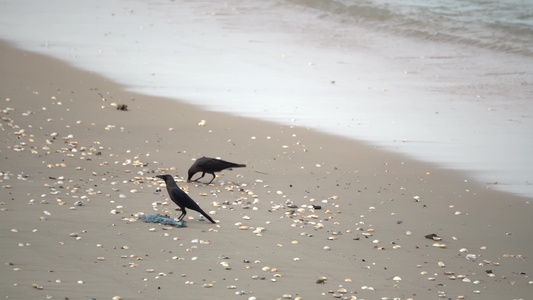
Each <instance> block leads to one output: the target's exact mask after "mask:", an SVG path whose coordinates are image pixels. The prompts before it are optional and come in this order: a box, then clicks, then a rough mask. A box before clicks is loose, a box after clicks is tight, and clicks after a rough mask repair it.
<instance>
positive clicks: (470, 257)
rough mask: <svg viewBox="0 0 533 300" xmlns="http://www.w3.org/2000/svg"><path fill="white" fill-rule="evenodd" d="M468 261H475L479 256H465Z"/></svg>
mask: <svg viewBox="0 0 533 300" xmlns="http://www.w3.org/2000/svg"><path fill="white" fill-rule="evenodd" d="M465 258H466V259H468V260H470V261H475V260H476V258H477V256H476V255H475V254H467V255H466V256H465Z"/></svg>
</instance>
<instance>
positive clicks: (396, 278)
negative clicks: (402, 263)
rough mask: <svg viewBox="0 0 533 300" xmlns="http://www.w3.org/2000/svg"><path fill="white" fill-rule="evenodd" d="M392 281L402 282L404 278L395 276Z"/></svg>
mask: <svg viewBox="0 0 533 300" xmlns="http://www.w3.org/2000/svg"><path fill="white" fill-rule="evenodd" d="M392 280H394V281H401V280H402V278H401V277H400V276H394V278H392Z"/></svg>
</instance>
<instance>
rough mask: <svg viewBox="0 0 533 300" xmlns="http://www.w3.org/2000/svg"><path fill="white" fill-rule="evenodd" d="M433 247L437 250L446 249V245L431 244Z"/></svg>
mask: <svg viewBox="0 0 533 300" xmlns="http://www.w3.org/2000/svg"><path fill="white" fill-rule="evenodd" d="M433 247H438V248H446V247H447V246H446V244H441V243H435V244H433Z"/></svg>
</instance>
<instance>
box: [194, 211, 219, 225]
mask: <svg viewBox="0 0 533 300" xmlns="http://www.w3.org/2000/svg"><path fill="white" fill-rule="evenodd" d="M198 212H199V213H201V214H202V215H203V216H204V217H205V218H206V219H208V220H209V221H210V222H211V223H213V224H216V223H217V222H215V221H214V220H213V218H211V217H210V216H209V215H208V214H207V213H206V212H205V211H203V210H202V209H201V208H200V209H199V210H198Z"/></svg>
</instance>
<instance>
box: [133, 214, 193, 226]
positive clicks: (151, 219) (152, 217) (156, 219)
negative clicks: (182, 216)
mask: <svg viewBox="0 0 533 300" xmlns="http://www.w3.org/2000/svg"><path fill="white" fill-rule="evenodd" d="M139 219H140V220H142V221H144V222H147V223H161V224H163V225H172V226H176V227H187V224H186V223H185V222H183V221H176V220H173V219H171V218H167V217H162V216H160V215H156V214H148V215H141V216H139Z"/></svg>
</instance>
